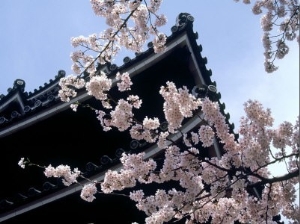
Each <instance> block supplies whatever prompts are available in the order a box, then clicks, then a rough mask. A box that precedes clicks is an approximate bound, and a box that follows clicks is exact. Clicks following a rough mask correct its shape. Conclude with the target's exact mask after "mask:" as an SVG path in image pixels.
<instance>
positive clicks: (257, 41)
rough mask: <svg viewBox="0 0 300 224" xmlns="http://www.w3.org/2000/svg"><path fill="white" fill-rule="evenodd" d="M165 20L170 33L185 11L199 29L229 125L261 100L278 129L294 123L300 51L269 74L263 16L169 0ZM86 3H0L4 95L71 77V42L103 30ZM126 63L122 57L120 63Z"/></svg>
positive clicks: (0, 89)
mask: <svg viewBox="0 0 300 224" xmlns="http://www.w3.org/2000/svg"><path fill="white" fill-rule="evenodd" d="M161 12H164V13H165V15H166V16H167V18H168V24H167V25H166V26H165V28H164V29H163V30H164V31H165V32H166V34H167V35H170V33H171V32H170V28H171V27H172V26H173V25H174V24H175V20H176V16H177V15H178V14H179V13H180V12H188V13H190V14H191V15H193V16H194V17H195V22H194V30H195V31H197V32H198V34H199V39H198V44H201V45H202V46H203V51H202V55H203V56H205V57H207V58H208V64H207V67H208V68H209V69H211V70H212V72H213V75H212V77H211V78H212V80H213V81H216V82H217V88H218V91H220V92H221V94H222V98H221V101H222V102H224V103H225V104H226V112H229V113H230V115H231V118H230V120H231V121H232V122H234V123H235V125H236V126H238V123H239V119H240V117H241V116H242V115H243V103H244V102H245V101H247V100H248V99H253V100H254V99H257V100H259V101H260V102H262V103H263V105H264V106H265V107H268V108H270V109H271V110H272V114H273V115H274V117H275V123H274V124H275V126H277V125H278V124H279V123H281V122H282V121H284V120H288V121H291V122H292V123H294V121H295V120H296V117H297V116H298V115H299V45H298V44H297V43H296V42H294V43H292V44H289V46H290V53H289V54H288V55H287V56H286V58H285V59H283V60H281V61H277V64H278V65H279V66H280V67H279V70H278V71H276V72H275V73H273V74H267V73H266V72H265V71H264V67H263V62H264V58H263V47H262V43H261V36H262V34H263V33H262V30H261V28H260V16H255V15H253V14H252V12H251V7H250V6H249V5H245V4H243V3H236V2H235V1H233V0H226V1H225V0H223V1H220V0H202V1H199V0H185V1H174V0H173V1H170V0H169V1H168V0H165V1H164V3H163V6H162V9H161ZM105 28H106V27H105V23H104V20H103V19H102V18H99V17H96V16H95V15H94V14H93V12H92V8H91V6H90V3H89V1H88V0H63V1H61V0H48V1H45V0H44V1H41V0H1V6H0V32H1V35H0V43H1V44H0V58H1V70H0V77H1V79H0V80H1V81H0V94H4V95H6V94H7V89H8V88H9V87H12V85H13V82H14V80H16V79H17V78H21V79H23V80H25V82H26V89H25V90H26V91H27V92H30V91H33V90H34V89H35V88H38V87H39V86H40V85H44V83H48V82H49V80H50V79H53V78H54V76H55V75H56V74H57V71H58V70H60V69H63V70H65V71H66V73H67V74H71V73H72V72H71V69H70V68H71V59H70V57H69V56H70V53H71V51H72V50H73V48H72V46H71V44H70V38H71V37H74V36H79V35H89V34H91V33H99V32H101V31H102V30H104V29H105ZM118 61H122V58H119V59H117V60H116V63H117V64H121V63H118Z"/></svg>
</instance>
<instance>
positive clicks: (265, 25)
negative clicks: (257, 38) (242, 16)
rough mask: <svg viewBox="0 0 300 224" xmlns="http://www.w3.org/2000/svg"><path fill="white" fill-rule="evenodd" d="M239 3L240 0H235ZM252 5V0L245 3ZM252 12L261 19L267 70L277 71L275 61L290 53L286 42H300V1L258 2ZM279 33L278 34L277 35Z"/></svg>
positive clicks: (263, 0) (266, 0)
mask: <svg viewBox="0 0 300 224" xmlns="http://www.w3.org/2000/svg"><path fill="white" fill-rule="evenodd" d="M235 1H239V0H235ZM243 2H244V3H246V4H250V3H251V1H250V0H244V1H243ZM252 11H253V13H254V14H255V15H258V14H262V13H264V14H263V16H262V17H261V28H262V30H263V32H264V34H263V38H262V41H263V46H264V49H265V52H264V56H265V63H264V64H265V70H266V71H267V72H269V73H271V72H274V71H276V70H277V68H278V67H276V66H275V65H274V60H275V59H282V58H284V57H285V55H287V54H288V52H289V47H288V46H287V44H286V41H293V40H295V39H297V41H298V42H299V11H300V5H299V1H298V0H279V1H269V0H256V1H255V2H254V5H253V8H252ZM276 32H278V33H276Z"/></svg>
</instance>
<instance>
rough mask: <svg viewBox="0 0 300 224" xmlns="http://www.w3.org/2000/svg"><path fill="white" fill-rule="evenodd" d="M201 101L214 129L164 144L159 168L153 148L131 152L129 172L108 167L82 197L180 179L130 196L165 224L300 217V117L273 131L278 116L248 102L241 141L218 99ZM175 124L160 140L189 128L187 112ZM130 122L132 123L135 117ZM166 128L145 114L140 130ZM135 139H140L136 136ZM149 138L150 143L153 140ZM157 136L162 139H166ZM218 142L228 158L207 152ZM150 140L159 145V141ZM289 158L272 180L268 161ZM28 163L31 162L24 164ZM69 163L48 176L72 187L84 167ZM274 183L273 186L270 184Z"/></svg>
mask: <svg viewBox="0 0 300 224" xmlns="http://www.w3.org/2000/svg"><path fill="white" fill-rule="evenodd" d="M168 86H171V87H172V88H173V90H171V89H172V88H169V90H168V91H173V92H174V93H176V92H180V91H178V90H177V88H176V86H175V85H173V84H172V85H171V84H170V83H168ZM162 89H168V88H166V87H162ZM182 90H184V88H183V89H182ZM162 94H166V93H165V92H163V93H162ZM186 97H187V99H189V97H191V95H189V94H187V95H186ZM168 100H170V99H169V98H168ZM173 100H174V101H175V102H177V103H178V104H177V106H178V108H177V109H176V111H181V113H183V114H185V113H186V111H182V110H180V108H181V107H182V106H184V107H187V106H188V107H189V108H193V105H194V103H195V102H194V101H193V100H192V101H190V103H189V105H187V103H186V102H187V101H186V100H183V101H181V100H178V99H176V100H175V99H173ZM194 100H195V99H194ZM175 102H174V103H173V104H172V105H174V104H175ZM180 102H181V103H182V104H180ZM183 102H184V103H183ZM199 106H200V107H201V112H202V113H203V120H205V121H206V122H205V125H204V127H206V128H205V129H203V128H202V127H203V126H200V127H199V130H198V133H196V132H191V133H190V134H189V135H187V134H183V135H182V138H181V140H182V143H180V144H179V142H178V141H175V142H170V141H169V144H162V145H163V147H162V148H163V149H164V155H163V156H162V158H163V164H162V165H158V164H157V162H156V159H155V158H150V159H146V160H145V159H144V158H145V153H138V154H125V153H123V155H122V157H121V159H120V161H121V163H122V165H123V166H122V169H120V171H114V170H108V171H107V172H106V175H105V178H104V180H103V182H101V183H94V182H91V183H89V184H87V185H85V186H84V187H83V189H82V193H81V197H82V198H83V199H84V200H86V201H89V202H92V201H93V200H94V199H95V198H96V197H95V194H97V193H100V192H102V193H108V194H110V193H114V191H122V190H124V189H126V188H134V187H135V188H136V186H137V185H139V186H142V185H143V184H151V183H159V184H163V183H168V182H177V184H174V187H173V188H172V189H171V190H163V189H157V191H156V193H155V194H154V195H146V194H147V193H145V192H144V191H143V190H142V188H141V189H139V190H137V189H134V190H133V191H132V192H131V193H130V195H129V197H130V198H131V199H132V200H134V201H136V203H137V208H138V209H139V210H142V211H144V212H145V213H146V215H147V216H148V218H147V219H146V223H163V222H168V221H172V220H173V221H174V220H180V219H182V218H185V219H186V220H188V221H189V222H190V223H192V222H200V223H203V222H206V221H208V220H211V222H212V223H220V222H221V221H223V222H225V223H231V222H234V221H235V220H239V221H242V222H250V221H253V220H254V221H255V222H257V223H265V222H270V221H271V220H272V218H273V216H275V215H277V214H279V213H280V212H282V213H283V214H285V215H286V216H287V217H288V218H291V219H296V218H297V217H295V214H297V211H298V209H299V208H298V207H297V205H296V204H295V198H296V196H295V194H296V190H295V185H296V184H297V179H296V178H297V174H298V173H299V128H298V127H299V121H297V123H296V125H295V126H293V125H291V124H290V123H286V122H285V123H283V124H282V125H280V126H279V128H278V129H271V127H272V122H273V118H272V117H271V113H270V111H269V110H264V109H263V107H262V105H261V104H259V103H258V102H257V101H248V102H247V103H246V104H245V111H246V116H245V117H244V118H242V125H241V128H240V131H239V135H240V138H239V140H238V141H236V140H234V138H233V137H232V134H231V133H230V132H229V128H228V125H227V124H226V121H225V120H226V119H225V117H224V116H223V115H222V113H221V112H220V108H219V106H218V104H217V103H215V102H211V101H210V100H209V99H208V98H204V99H202V100H201V101H200V102H199ZM122 108H123V109H125V108H126V107H122ZM119 109H120V108H119ZM185 109H186V108H185ZM126 110H127V109H125V111H126ZM195 110H198V107H195V108H194V109H191V112H192V111H195ZM120 113H121V111H120ZM123 113H124V111H123ZM187 114H189V113H187ZM192 114H193V113H191V114H190V116H192ZM166 117H167V115H166ZM122 119H124V117H123V118H122V117H121V120H120V122H121V121H122ZM176 119H177V120H176ZM126 120H127V118H126ZM171 121H174V123H176V124H179V125H178V129H174V127H171V128H170V129H169V130H168V131H165V132H161V133H158V132H157V131H158V130H157V131H156V132H155V133H156V134H157V136H159V137H161V135H162V134H163V135H164V136H165V141H168V140H167V137H168V136H170V135H172V134H174V133H176V132H178V131H179V129H180V127H181V126H182V117H181V116H176V117H173V118H172V119H171ZM103 122H104V121H103ZM105 123H106V125H108V126H107V127H110V128H113V127H116V128H118V129H120V127H124V126H117V125H115V124H113V123H114V122H105ZM125 123H126V125H130V124H129V123H128V122H125ZM136 125H137V124H135V125H133V126H136ZM158 126H159V121H158V120H152V119H149V118H145V120H144V122H143V125H141V126H140V127H139V128H140V129H139V132H140V133H141V134H140V135H138V139H140V138H142V137H141V136H143V134H142V133H143V132H144V131H149V130H152V129H156V128H157V127H158ZM124 129H125V128H124ZM131 132H133V131H131ZM166 133H167V134H166ZM189 136H191V137H190V138H189ZM132 137H133V138H134V134H132ZM143 139H144V140H146V141H147V138H143ZM155 139H156V141H155V142H156V143H158V142H160V141H161V139H159V138H155ZM212 139H215V140H216V139H217V140H218V141H219V143H220V144H222V145H223V148H224V149H225V152H224V154H223V155H222V156H221V158H216V157H212V158H204V157H202V156H201V153H202V151H203V150H209V147H211V142H212ZM148 142H150V143H153V138H152V139H151V140H148ZM278 142H280V147H279V148H280V150H279V151H280V153H279V154H278V155H277V154H275V155H276V156H272V155H271V154H270V153H269V152H270V151H269V147H271V145H272V144H273V145H274V146H273V147H274V150H275V151H276V149H278V146H279V145H278ZM200 144H201V146H200ZM276 147H277V148H276ZM282 148H286V149H287V150H288V148H289V150H288V151H290V152H289V153H288V152H287V153H285V154H284V156H281V153H282V150H281V149H282ZM282 160H288V163H287V164H288V170H287V174H285V175H283V176H281V177H272V176H271V175H270V174H269V172H268V166H269V165H272V164H274V163H277V162H278V163H279V162H281V161H282ZM23 161H24V160H23ZM20 165H21V166H22V165H23V163H22V162H21V161H20ZM65 168H66V169H61V167H60V166H59V167H57V168H53V167H51V166H49V167H47V168H46V171H47V172H46V171H45V174H46V175H47V176H54V177H63V178H64V180H65V181H64V183H65V184H66V185H69V184H70V183H77V181H76V178H77V177H78V176H79V175H78V174H79V173H78V172H77V170H75V169H74V171H71V169H70V168H68V167H65ZM56 170H57V171H56ZM61 170H64V171H65V172H61ZM54 171H55V172H54ZM138 183H139V184H138ZM96 184H99V186H101V191H100V192H99V191H98V190H96V189H97V188H96ZM141 184H142V185H141ZM270 185H272V187H268V186H270ZM257 189H258V190H257ZM253 192H257V193H253ZM278 195H281V196H280V197H279V196H278ZM212 211H214V212H212Z"/></svg>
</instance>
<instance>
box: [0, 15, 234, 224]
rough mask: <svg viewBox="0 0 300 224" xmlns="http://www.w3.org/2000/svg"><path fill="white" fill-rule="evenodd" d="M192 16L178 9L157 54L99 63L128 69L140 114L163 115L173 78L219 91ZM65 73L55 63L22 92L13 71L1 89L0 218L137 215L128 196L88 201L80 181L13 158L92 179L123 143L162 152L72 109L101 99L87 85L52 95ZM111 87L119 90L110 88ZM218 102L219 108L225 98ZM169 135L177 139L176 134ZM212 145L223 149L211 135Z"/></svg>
mask: <svg viewBox="0 0 300 224" xmlns="http://www.w3.org/2000/svg"><path fill="white" fill-rule="evenodd" d="M193 20H194V18H193V17H192V16H191V15H189V14H187V13H181V14H180V15H179V16H178V18H177V21H176V24H175V25H174V26H173V27H172V28H171V31H172V34H171V35H170V36H169V37H168V39H167V50H166V51H165V52H163V53H159V54H155V53H154V52H153V48H152V45H151V43H149V45H148V49H147V50H146V51H145V52H143V53H141V54H138V55H136V57H135V58H129V57H126V58H124V64H123V65H122V66H116V65H114V64H106V65H104V66H99V68H98V69H99V70H102V71H105V72H107V74H108V76H109V77H113V76H114V75H115V74H116V73H117V72H118V71H120V72H126V71H127V72H129V73H130V75H131V76H132V80H133V83H134V85H133V87H132V91H133V92H134V93H136V94H138V95H140V97H141V98H142V99H143V107H142V110H141V111H140V112H139V114H138V115H137V116H138V117H139V116H140V117H143V116H145V115H148V116H151V117H153V116H157V117H160V118H162V115H163V112H162V106H163V99H162V97H161V96H160V95H159V93H158V91H159V88H160V86H161V85H164V84H165V83H166V81H173V82H174V83H175V84H176V85H177V86H178V87H181V86H184V85H185V86H187V87H188V88H189V89H191V90H193V93H194V94H195V95H197V96H198V97H201V94H204V95H208V96H209V97H211V99H213V100H215V101H219V100H220V97H221V95H220V93H217V92H216V89H215V88H214V87H216V83H215V82H212V81H211V75H212V72H211V70H208V69H207V68H206V63H207V59H206V58H205V57H203V56H202V55H201V50H202V46H201V45H198V44H197V38H198V34H197V33H196V32H194V31H193ZM64 76H65V72H64V71H63V70H61V71H58V74H57V75H56V76H55V77H54V79H53V80H50V81H49V82H48V83H45V84H44V85H43V86H40V87H39V88H38V89H36V90H35V91H34V92H26V91H25V89H26V88H25V81H24V80H22V79H18V80H16V81H15V82H14V83H13V86H12V88H10V89H9V90H8V92H7V94H6V95H1V96H0V149H1V152H2V160H1V163H0V167H1V168H0V169H1V171H2V175H1V179H2V181H1V182H2V184H1V187H0V189H1V190H0V222H2V223H5V224H12V223H31V224H34V223H132V222H139V223H143V220H144V218H145V215H144V213H143V212H139V211H138V210H137V209H136V207H135V204H134V203H133V202H132V201H131V200H130V199H128V198H126V197H122V196H113V195H97V200H95V201H94V202H92V203H88V202H85V201H83V200H82V199H81V198H80V197H79V194H80V189H81V185H77V184H74V185H71V186H70V187H65V186H64V185H63V184H62V183H61V180H59V179H52V178H46V177H45V176H44V174H43V169H39V168H37V167H27V168H26V169H21V168H20V167H19V166H18V164H17V163H18V161H19V160H20V158H21V157H25V158H29V159H30V160H31V161H32V162H34V163H37V164H40V165H45V166H47V165H49V164H52V165H53V166H57V165H59V164H68V165H70V166H71V167H72V168H75V167H78V168H79V169H80V170H82V171H84V172H85V175H86V176H87V177H89V178H91V179H97V180H101V179H103V175H104V173H105V171H106V170H107V169H118V168H120V163H119V157H120V154H121V153H122V152H123V151H126V152H130V153H135V152H139V151H145V152H146V156H147V157H154V156H157V155H159V153H160V152H161V151H160V150H159V149H158V148H157V147H156V145H153V144H146V143H144V142H137V141H133V140H132V139H131V138H130V136H129V133H128V132H126V131H125V132H118V131H109V132H104V131H103V130H102V128H101V126H100V124H99V121H98V120H97V118H96V116H95V113H94V111H92V110H90V109H88V108H79V109H78V111H77V112H76V113H75V112H73V111H72V110H71V109H70V104H71V103H73V102H76V101H80V102H82V103H85V104H90V105H93V106H95V107H97V106H98V105H99V102H97V101H95V100H94V99H93V98H91V97H90V96H89V95H87V93H86V92H85V91H81V92H79V94H78V96H77V97H76V98H74V99H72V100H71V102H69V103H63V102H61V101H60V99H59V98H58V96H57V93H58V90H59V86H58V82H59V80H60V78H61V77H64ZM112 94H113V95H115V96H117V94H119V93H118V92H117V91H116V90H113V91H112ZM219 102H220V101H219ZM221 105H222V109H223V110H224V109H225V106H224V104H221ZM199 123H200V120H199V118H197V117H193V118H191V119H189V120H186V121H185V124H184V126H183V127H182V131H183V132H187V131H189V130H191V129H193V128H195V127H197V126H199ZM161 128H164V127H161ZM231 128H233V125H231ZM173 138H174V140H175V141H176V140H177V139H176V138H177V137H176V136H174V137H173ZM210 153H212V154H214V155H215V154H217V155H218V154H219V153H221V151H220V149H219V147H218V145H217V143H216V144H215V146H214V147H213V148H212V150H211V152H210ZM82 181H84V180H82Z"/></svg>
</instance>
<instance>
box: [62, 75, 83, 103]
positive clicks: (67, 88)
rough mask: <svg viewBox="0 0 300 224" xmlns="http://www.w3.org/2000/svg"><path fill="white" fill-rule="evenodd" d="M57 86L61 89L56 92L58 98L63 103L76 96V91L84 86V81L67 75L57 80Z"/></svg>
mask: <svg viewBox="0 0 300 224" xmlns="http://www.w3.org/2000/svg"><path fill="white" fill-rule="evenodd" d="M59 86H60V87H61V89H60V90H59V92H58V96H59V97H60V99H61V100H62V101H63V102H69V101H70V98H73V97H76V96H77V92H76V89H81V88H83V87H84V86H85V81H84V79H82V78H78V77H77V76H75V75H69V76H67V77H64V78H61V79H60V80H59Z"/></svg>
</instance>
